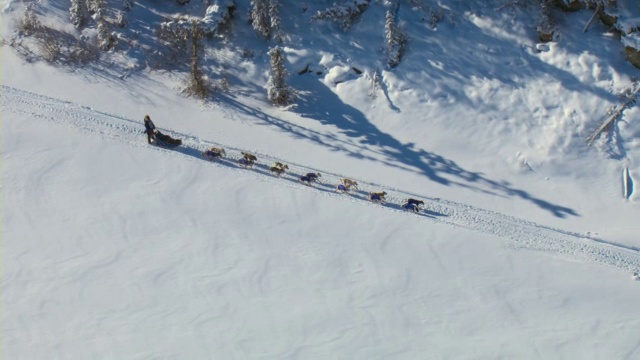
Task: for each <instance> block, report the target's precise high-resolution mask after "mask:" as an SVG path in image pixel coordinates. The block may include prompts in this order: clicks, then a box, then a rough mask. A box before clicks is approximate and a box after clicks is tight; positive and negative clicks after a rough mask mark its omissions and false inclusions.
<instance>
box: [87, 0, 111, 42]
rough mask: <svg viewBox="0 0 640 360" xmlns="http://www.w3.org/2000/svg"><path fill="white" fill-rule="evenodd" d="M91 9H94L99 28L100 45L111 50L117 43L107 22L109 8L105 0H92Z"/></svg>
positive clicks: (94, 16) (94, 17)
mask: <svg viewBox="0 0 640 360" xmlns="http://www.w3.org/2000/svg"><path fill="white" fill-rule="evenodd" d="M89 11H93V13H94V14H93V19H94V20H95V21H96V24H97V26H96V27H97V29H98V47H99V48H100V49H102V50H105V51H106V50H111V49H112V48H113V47H114V46H115V43H116V37H115V36H114V35H113V34H112V33H111V30H110V28H109V23H108V22H107V18H106V17H107V8H106V4H105V2H104V0H91V2H90V3H89Z"/></svg>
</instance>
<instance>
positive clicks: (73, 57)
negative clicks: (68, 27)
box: [67, 39, 100, 64]
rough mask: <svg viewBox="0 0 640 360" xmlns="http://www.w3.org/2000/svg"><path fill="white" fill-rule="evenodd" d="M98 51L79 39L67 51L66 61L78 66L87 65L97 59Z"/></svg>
mask: <svg viewBox="0 0 640 360" xmlns="http://www.w3.org/2000/svg"><path fill="white" fill-rule="evenodd" d="M99 54H100V53H99V51H98V49H97V48H96V47H95V46H94V45H91V44H89V43H88V42H87V41H84V40H82V39H80V40H79V41H78V42H77V43H76V44H75V45H73V46H71V48H70V49H69V54H68V55H67V56H68V59H69V61H70V62H73V63H78V64H87V63H90V62H92V61H94V60H96V59H97V58H98V57H99Z"/></svg>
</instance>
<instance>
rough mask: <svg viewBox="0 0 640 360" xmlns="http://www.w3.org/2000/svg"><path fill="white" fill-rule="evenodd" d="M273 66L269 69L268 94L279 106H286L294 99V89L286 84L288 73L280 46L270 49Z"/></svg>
mask: <svg viewBox="0 0 640 360" xmlns="http://www.w3.org/2000/svg"><path fill="white" fill-rule="evenodd" d="M269 56H270V60H271V68H270V69H269V82H268V83H267V95H268V97H269V101H271V103H272V104H274V105H277V106H284V105H287V104H289V103H290V102H291V100H292V99H293V89H292V88H291V87H289V86H288V85H287V84H286V80H285V79H286V77H287V75H288V72H287V69H286V68H285V66H284V55H283V53H282V49H281V48H280V47H278V46H276V47H275V48H272V49H271V50H269Z"/></svg>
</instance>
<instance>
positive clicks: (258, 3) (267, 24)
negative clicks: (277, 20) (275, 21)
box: [249, 0, 271, 39]
mask: <svg viewBox="0 0 640 360" xmlns="http://www.w3.org/2000/svg"><path fill="white" fill-rule="evenodd" d="M266 1H267V0H251V12H250V13H249V18H250V19H251V25H252V26H253V29H254V30H255V31H256V32H257V33H258V34H260V35H262V36H264V37H265V39H268V38H269V37H270V36H271V21H270V19H269V7H268V6H267V2H266Z"/></svg>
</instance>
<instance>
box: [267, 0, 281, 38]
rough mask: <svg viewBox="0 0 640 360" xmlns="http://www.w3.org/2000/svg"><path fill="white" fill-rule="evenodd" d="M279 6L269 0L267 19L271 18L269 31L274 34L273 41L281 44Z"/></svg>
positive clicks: (276, 1)
mask: <svg viewBox="0 0 640 360" xmlns="http://www.w3.org/2000/svg"><path fill="white" fill-rule="evenodd" d="M279 6H280V4H279V3H278V0H269V17H270V18H271V29H272V30H273V31H274V33H275V34H274V39H276V40H277V41H278V42H282V35H280V14H279V13H278V7H279Z"/></svg>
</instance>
